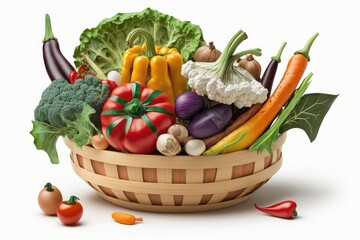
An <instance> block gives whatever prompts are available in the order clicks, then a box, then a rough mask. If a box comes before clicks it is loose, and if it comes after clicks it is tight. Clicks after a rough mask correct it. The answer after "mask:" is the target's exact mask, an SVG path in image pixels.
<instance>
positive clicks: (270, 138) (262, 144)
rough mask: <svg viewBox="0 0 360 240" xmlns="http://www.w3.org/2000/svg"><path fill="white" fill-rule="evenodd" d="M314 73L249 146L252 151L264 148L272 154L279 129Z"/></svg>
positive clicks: (260, 150)
mask: <svg viewBox="0 0 360 240" xmlns="http://www.w3.org/2000/svg"><path fill="white" fill-rule="evenodd" d="M312 75H313V74H312V73H310V74H309V75H308V76H307V77H306V78H305V79H304V80H303V81H302V82H301V85H300V86H299V88H298V89H296V91H295V93H294V95H293V97H292V98H291V100H290V101H289V102H288V104H287V105H286V106H285V108H284V109H283V110H282V111H281V112H280V114H279V116H278V117H277V118H276V120H275V121H274V123H273V124H272V125H271V127H270V128H269V129H268V130H267V131H266V132H265V133H263V134H262V135H261V136H260V137H259V138H258V139H257V140H256V141H255V142H254V143H253V144H252V145H251V146H250V148H249V150H250V151H257V152H258V153H259V152H262V151H263V150H267V151H268V152H269V153H270V155H271V156H272V148H271V145H272V143H273V142H274V141H276V139H278V137H279V129H280V126H281V125H282V124H283V122H285V120H286V119H287V117H288V116H289V115H290V113H291V112H292V110H293V109H294V108H295V107H296V105H297V104H298V103H299V101H300V98H301V97H302V96H303V95H304V93H305V91H306V89H307V88H308V87H309V85H310V79H311V77H312Z"/></svg>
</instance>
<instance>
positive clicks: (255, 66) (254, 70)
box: [238, 54, 261, 81]
mask: <svg viewBox="0 0 360 240" xmlns="http://www.w3.org/2000/svg"><path fill="white" fill-rule="evenodd" d="M238 63H239V64H238V66H239V67H241V68H244V69H245V70H246V71H248V72H249V73H250V74H251V75H252V76H253V77H254V78H255V79H256V80H257V81H260V74H261V65H260V63H259V62H258V61H256V60H255V58H254V57H253V55H251V54H249V55H247V56H246V58H243V59H239V61H238Z"/></svg>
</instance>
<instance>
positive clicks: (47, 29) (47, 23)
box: [43, 14, 56, 43]
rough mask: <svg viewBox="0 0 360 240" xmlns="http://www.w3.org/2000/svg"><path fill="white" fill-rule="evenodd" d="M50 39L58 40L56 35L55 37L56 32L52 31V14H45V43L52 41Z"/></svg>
mask: <svg viewBox="0 0 360 240" xmlns="http://www.w3.org/2000/svg"><path fill="white" fill-rule="evenodd" d="M50 40H56V37H54V34H53V32H52V27H51V21H50V16H49V14H46V15H45V37H44V39H43V43H45V42H47V41H50Z"/></svg>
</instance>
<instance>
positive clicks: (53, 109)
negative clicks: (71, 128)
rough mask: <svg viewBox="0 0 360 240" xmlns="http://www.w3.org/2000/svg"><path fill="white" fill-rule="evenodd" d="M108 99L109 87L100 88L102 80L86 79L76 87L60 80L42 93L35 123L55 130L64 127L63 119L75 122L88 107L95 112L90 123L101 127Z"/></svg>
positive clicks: (77, 83) (89, 77)
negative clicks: (102, 113)
mask: <svg viewBox="0 0 360 240" xmlns="http://www.w3.org/2000/svg"><path fill="white" fill-rule="evenodd" d="M109 96H110V89H109V86H108V85H107V84H101V82H100V79H98V78H97V77H96V76H93V75H87V76H85V78H84V79H79V80H77V81H76V82H75V83H74V84H70V83H69V82H68V81H67V80H66V79H57V80H55V81H53V82H52V83H51V84H50V85H49V86H48V87H47V88H46V89H45V90H44V92H43V93H42V95H41V99H40V102H39V104H38V106H37V107H36V108H35V112H34V115H35V120H37V121H41V122H46V123H48V124H50V125H51V126H54V127H65V126H66V125H65V123H64V121H63V120H62V117H64V118H66V119H68V120H75V113H80V112H81V111H82V108H83V106H84V103H87V104H89V105H90V106H91V107H92V108H94V109H95V110H96V113H95V114H94V115H93V116H92V119H91V121H92V122H93V123H94V125H95V126H97V127H100V113H101V110H102V107H103V106H104V104H105V102H106V100H107V99H108V98H109Z"/></svg>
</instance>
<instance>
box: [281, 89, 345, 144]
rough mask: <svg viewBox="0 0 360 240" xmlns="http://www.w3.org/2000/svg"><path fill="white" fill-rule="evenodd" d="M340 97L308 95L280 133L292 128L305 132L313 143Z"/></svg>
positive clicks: (282, 126) (319, 94) (320, 94)
mask: <svg viewBox="0 0 360 240" xmlns="http://www.w3.org/2000/svg"><path fill="white" fill-rule="evenodd" d="M337 97H338V95H330V94H324V93H312V94H306V95H304V96H303V97H302V98H301V99H300V102H299V103H298V104H297V105H296V107H295V108H294V110H293V111H292V112H291V113H290V115H289V117H288V118H287V119H286V121H285V122H284V123H283V124H282V125H281V126H280V131H279V132H280V133H284V132H286V131H287V130H289V129H292V128H300V129H302V130H304V131H305V132H306V134H307V136H308V137H309V139H310V142H313V141H314V140H315V139H316V136H317V134H318V132H319V129H320V125H321V123H322V121H323V119H324V117H325V115H326V114H327V112H328V111H329V109H330V107H331V105H332V104H333V102H334V101H335V99H336V98H337Z"/></svg>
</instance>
